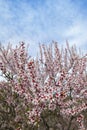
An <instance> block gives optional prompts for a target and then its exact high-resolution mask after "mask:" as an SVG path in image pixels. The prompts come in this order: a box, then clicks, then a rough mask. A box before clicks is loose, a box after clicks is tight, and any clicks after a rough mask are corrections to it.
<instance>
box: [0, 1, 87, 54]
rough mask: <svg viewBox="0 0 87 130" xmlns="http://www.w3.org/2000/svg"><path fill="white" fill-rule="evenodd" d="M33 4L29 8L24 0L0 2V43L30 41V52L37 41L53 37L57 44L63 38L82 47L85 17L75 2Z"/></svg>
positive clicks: (45, 40) (46, 40)
mask: <svg viewBox="0 0 87 130" xmlns="http://www.w3.org/2000/svg"><path fill="white" fill-rule="evenodd" d="M30 1H31V0H30ZM31 2H32V1H31ZM36 4H38V5H35V4H34V5H35V7H33V6H31V3H30V2H28V1H17V0H16V1H14V2H13V1H12V0H9V1H7V0H1V1H0V19H1V20H0V30H1V31H0V40H1V42H2V43H5V44H6V43H8V42H11V43H15V44H17V43H18V42H19V41H25V42H27V43H29V44H30V47H31V49H30V50H31V51H30V52H31V53H32V55H33V54H34V55H35V53H36V51H38V49H37V48H38V47H37V46H38V42H40V43H45V42H46V43H47V42H48V41H51V40H56V41H58V42H59V43H61V42H65V41H66V39H67V40H69V42H70V44H73V43H76V45H77V46H78V47H79V46H81V47H82V46H83V48H84V46H86V41H87V36H86V34H87V31H86V29H85V28H86V25H87V24H86V21H87V18H86V17H85V16H84V14H83V13H81V6H79V4H78V3H74V2H72V1H71V0H66V1H65V0H62V1H61V0H54V1H53V0H47V1H45V0H44V2H43V3H36ZM80 5H81V3H80ZM84 18H85V19H84ZM33 48H34V49H33Z"/></svg>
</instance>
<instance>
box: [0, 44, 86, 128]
mask: <svg viewBox="0 0 87 130" xmlns="http://www.w3.org/2000/svg"><path fill="white" fill-rule="evenodd" d="M39 48H40V53H39V56H38V57H36V58H32V57H29V56H28V52H27V51H26V48H25V44H24V43H23V42H22V43H21V44H20V46H19V47H16V48H15V49H13V48H12V47H11V46H8V47H7V49H5V48H4V47H1V48H0V70H1V72H2V76H3V77H4V78H5V79H6V80H5V81H4V82H3V83H1V84H0V87H2V86H4V85H3V84H6V85H7V86H6V88H9V86H10V88H11V92H12V93H16V94H17V95H18V96H19V97H20V98H22V99H23V100H22V101H20V102H22V109H24V112H23V111H22V112H23V113H24V115H25V117H26V119H27V123H28V124H29V125H30V126H32V128H33V129H34V128H35V129H37V130H40V129H43V130H50V129H52V130H54V129H55V130H57V129H58V130H80V129H81V130H86V129H87V125H86V123H87V54H86V55H80V54H79V53H78V52H77V50H76V48H75V46H73V47H69V44H68V43H67V44H66V48H61V49H60V48H59V46H58V44H57V43H56V42H53V44H52V45H49V46H46V45H40V46H39ZM11 96H13V95H11ZM11 96H10V97H9V98H7V99H6V101H7V102H8V103H9V104H13V106H15V112H16V114H17V111H18V109H19V108H18V105H19V104H20V103H19V104H17V103H14V100H15V99H14V98H13V99H12V98H11ZM15 104H16V105H15ZM22 116H23V115H22ZM15 118H17V119H15V120H18V117H15ZM21 118H22V117H21ZM18 128H20V129H21V130H22V129H26V128H23V126H20V127H19V126H18Z"/></svg>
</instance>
